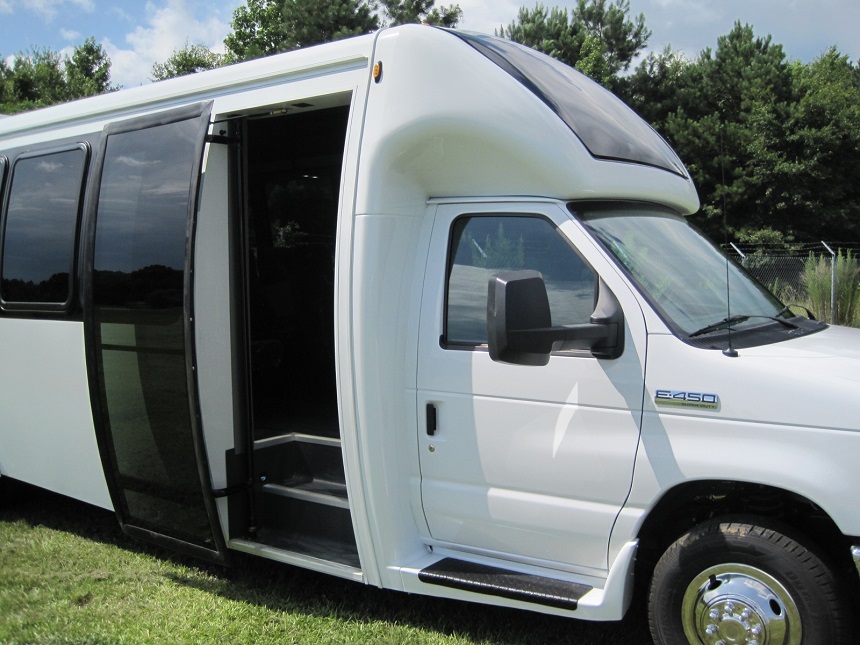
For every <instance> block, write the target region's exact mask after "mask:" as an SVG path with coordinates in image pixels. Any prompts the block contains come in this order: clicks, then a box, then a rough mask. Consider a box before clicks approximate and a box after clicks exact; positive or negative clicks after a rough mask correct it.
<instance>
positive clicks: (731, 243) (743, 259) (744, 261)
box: [729, 242, 747, 267]
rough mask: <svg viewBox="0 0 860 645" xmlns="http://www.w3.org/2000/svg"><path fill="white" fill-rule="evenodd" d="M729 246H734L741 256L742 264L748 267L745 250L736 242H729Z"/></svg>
mask: <svg viewBox="0 0 860 645" xmlns="http://www.w3.org/2000/svg"><path fill="white" fill-rule="evenodd" d="M729 246H730V247H732V248H733V249H734V250H735V253H737V254H738V255H739V256H740V257H741V266H743V267H746V265H747V256H745V255H744V252H743V251H741V250H740V249H739V248H738V247H737V246H736V245H735V243H734V242H729Z"/></svg>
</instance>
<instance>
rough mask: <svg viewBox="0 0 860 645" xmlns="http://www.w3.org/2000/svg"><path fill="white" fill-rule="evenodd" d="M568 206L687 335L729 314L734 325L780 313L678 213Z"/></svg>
mask: <svg viewBox="0 0 860 645" xmlns="http://www.w3.org/2000/svg"><path fill="white" fill-rule="evenodd" d="M572 208H573V210H574V211H576V213H577V215H578V216H580V217H581V218H582V220H583V221H584V222H585V224H586V226H587V227H588V228H589V229H590V230H591V231H592V232H593V233H594V235H595V236H596V237H597V238H598V239H599V240H600V241H601V242H602V243H603V244H604V246H605V247H606V248H607V249H608V250H609V251H610V252H611V253H612V255H614V256H615V258H616V259H617V260H618V262H619V264H621V265H622V266H623V267H624V268H625V269H626V270H627V272H628V273H629V274H630V276H631V277H632V278H633V279H634V280H635V282H636V284H637V285H638V287H639V289H640V291H642V293H643V295H645V296H646V297H647V298H648V299H649V300H650V301H651V303H652V304H653V305H654V306H655V307H656V308H657V310H658V311H659V312H660V313H661V314H662V316H663V318H664V320H665V321H666V322H667V323H668V324H669V325H670V326H671V327H673V328H674V329H675V330H676V332H680V333H681V334H682V335H684V336H687V337H690V335H691V334H692V335H696V332H699V333H701V330H703V329H704V328H706V327H708V326H713V325H715V323H719V322H720V321H724V320H725V319H726V318H728V317H730V316H736V318H735V319H734V320H733V321H732V325H731V326H732V328H733V329H739V328H747V327H754V326H757V325H759V326H760V325H762V324H763V323H765V324H766V323H768V322H769V321H767V320H762V319H761V318H760V317H761V316H773V317H776V316H781V315H784V314H783V306H782V304H781V303H780V302H779V301H778V300H777V299H776V298H775V297H774V296H773V295H771V294H770V293H769V292H768V291H767V289H765V288H764V287H763V286H762V285H761V284H759V283H758V282H756V281H755V280H754V279H753V278H752V277H750V276H749V275H748V274H747V273H746V272H745V271H744V270H743V269H741V268H740V267H738V266H737V265H736V264H734V263H733V262H727V260H726V256H725V255H723V254H722V253H721V252H720V251H719V250H718V249H717V247H715V246H714V245H713V244H711V242H710V241H709V240H708V239H707V238H705V236H704V235H702V234H701V233H699V232H698V231H697V230H696V229H694V228H692V227H691V226H690V225H688V224H687V222H686V221H685V220H684V218H683V217H681V216H680V215H675V214H673V213H670V212H665V211H661V210H658V209H656V208H648V207H642V206H624V207H621V208H619V207H618V206H617V205H616V206H613V207H612V208H608V207H593V208H589V207H580V206H579V205H573V206H572ZM726 276H728V279H729V288H728V289H726ZM729 297H730V298H731V307H729ZM737 314H741V315H740V316H737ZM770 322H772V321H770ZM727 326H728V325H723V326H721V327H719V328H717V329H714V330H713V331H721V330H723V331H724V330H725V328H726V327H727Z"/></svg>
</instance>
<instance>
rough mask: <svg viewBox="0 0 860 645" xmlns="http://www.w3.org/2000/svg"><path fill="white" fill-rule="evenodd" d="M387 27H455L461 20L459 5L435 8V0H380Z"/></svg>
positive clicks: (461, 13) (461, 11)
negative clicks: (417, 25)
mask: <svg viewBox="0 0 860 645" xmlns="http://www.w3.org/2000/svg"><path fill="white" fill-rule="evenodd" d="M380 3H381V4H382V11H383V14H384V15H385V18H386V22H387V24H388V25H392V26H393V25H405V24H409V23H416V22H417V23H422V24H427V25H435V26H437V27H456V26H457V23H458V22H460V20H461V19H462V18H463V10H462V9H460V5H456V4H455V5H451V6H450V7H446V6H442V7H439V8H438V9H437V8H436V7H435V4H436V2H435V0H380Z"/></svg>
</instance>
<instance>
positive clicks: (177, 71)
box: [152, 41, 224, 81]
mask: <svg viewBox="0 0 860 645" xmlns="http://www.w3.org/2000/svg"><path fill="white" fill-rule="evenodd" d="M223 64H224V56H223V55H221V54H217V53H215V52H213V51H212V50H210V49H209V48H208V47H206V45H204V44H202V43H196V44H194V45H190V44H189V43H188V41H185V46H184V47H183V48H182V49H174V50H173V53H172V54H171V55H170V57H169V58H168V59H167V60H166V61H164V62H163V63H155V64H154V65H153V66H152V80H154V81H163V80H165V79H168V78H174V77H176V76H185V75H186V74H196V73H197V72H203V71H205V70H207V69H215V68H216V67H221V66H222V65H223Z"/></svg>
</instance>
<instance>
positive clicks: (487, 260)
mask: <svg viewBox="0 0 860 645" xmlns="http://www.w3.org/2000/svg"><path fill="white" fill-rule="evenodd" d="M517 269H534V270H537V271H540V272H541V274H542V275H543V278H544V282H545V283H546V287H547V293H548V295H549V303H550V310H551V313H552V323H553V325H573V324H578V323H586V322H588V321H589V318H590V316H591V313H592V312H593V311H594V302H595V292H596V278H595V274H594V272H593V271H592V269H591V268H590V267H589V266H588V265H587V264H586V263H585V261H584V260H583V259H582V258H581V257H579V255H578V254H577V253H576V251H574V250H573V248H572V247H571V246H570V244H569V243H568V242H567V241H566V240H565V239H564V238H563V237H562V236H561V234H560V233H559V232H558V231H557V230H556V228H555V227H554V226H553V225H552V224H551V223H550V222H549V221H547V220H545V219H543V218H541V217H537V216H506V215H502V216H490V215H477V216H470V217H461V218H459V219H458V220H456V221H455V222H454V225H453V227H452V230H451V252H450V257H449V260H448V284H447V289H446V300H445V302H446V305H445V340H446V342H447V343H453V344H467V345H480V344H483V343H486V342H487V282H488V281H489V279H490V278H491V277H492V276H493V275H495V274H497V273H499V272H501V271H509V270H517Z"/></svg>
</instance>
